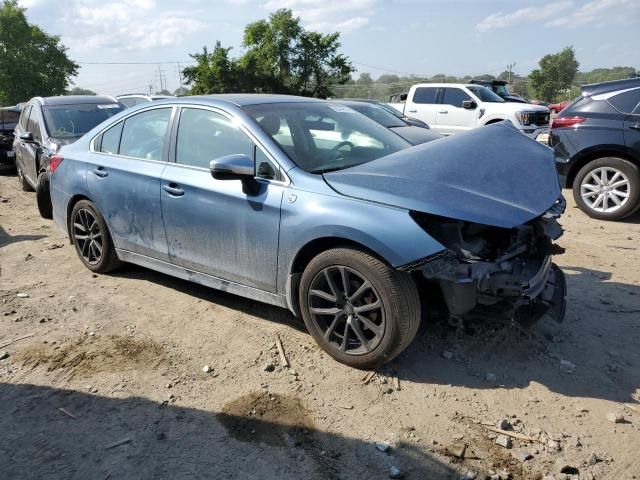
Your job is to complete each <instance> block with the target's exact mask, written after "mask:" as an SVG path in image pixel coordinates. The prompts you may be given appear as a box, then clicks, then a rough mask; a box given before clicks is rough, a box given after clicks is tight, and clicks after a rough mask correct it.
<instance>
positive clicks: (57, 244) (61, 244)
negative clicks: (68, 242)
mask: <svg viewBox="0 0 640 480" xmlns="http://www.w3.org/2000/svg"><path fill="white" fill-rule="evenodd" d="M62 247H64V243H52V244H51V245H49V246H48V247H47V248H48V249H49V250H55V249H57V248H62Z"/></svg>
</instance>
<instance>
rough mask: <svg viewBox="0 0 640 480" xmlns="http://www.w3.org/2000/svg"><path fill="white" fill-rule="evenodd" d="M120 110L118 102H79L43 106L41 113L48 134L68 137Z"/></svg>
mask: <svg viewBox="0 0 640 480" xmlns="http://www.w3.org/2000/svg"><path fill="white" fill-rule="evenodd" d="M122 110H123V108H122V106H121V105H120V104H118V103H79V104H73V105H49V106H45V107H43V109H42V113H43V114H44V122H45V124H46V127H47V131H48V132H49V135H51V136H52V137H53V138H68V137H81V136H82V135H84V134H85V133H87V132H88V131H89V130H91V129H92V128H93V127H95V126H96V125H98V124H99V123H102V122H104V121H105V120H106V119H108V118H109V117H112V116H113V115H115V114H116V113H119V112H121V111H122Z"/></svg>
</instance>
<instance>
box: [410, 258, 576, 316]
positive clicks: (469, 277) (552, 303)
mask: <svg viewBox="0 0 640 480" xmlns="http://www.w3.org/2000/svg"><path fill="white" fill-rule="evenodd" d="M449 261H453V258H451V257H449ZM437 262H438V263H445V264H446V263H447V259H446V258H441V259H438V261H437ZM456 263H457V262H456ZM434 267H435V265H434V264H433V263H431V262H429V264H426V265H424V266H423V267H422V268H420V269H419V270H420V271H421V272H422V274H423V275H424V276H425V277H426V278H427V279H430V280H433V279H437V280H438V281H439V284H440V287H441V289H442V293H443V297H444V301H445V303H446V305H447V308H448V310H449V314H450V315H451V316H454V317H461V316H463V315H465V314H467V313H469V312H471V311H472V310H474V309H476V308H477V307H483V306H486V307H489V306H498V307H502V308H501V309H502V310H503V311H504V312H505V313H509V314H512V315H513V316H514V317H520V318H522V319H523V320H525V321H527V322H532V321H535V320H537V319H538V318H541V317H542V316H544V315H549V316H550V317H552V318H553V319H554V320H556V321H558V322H561V321H562V320H563V319H564V314H565V307H566V281H565V276H564V273H563V272H562V270H560V268H558V267H557V266H556V265H555V264H554V263H553V262H552V261H551V256H546V257H544V258H543V259H542V261H541V263H540V264H539V265H538V266H537V267H536V268H530V269H523V270H521V271H518V272H517V273H506V272H489V271H487V272H482V271H479V270H475V271H474V270H473V269H471V270H467V271H466V272H464V273H463V271H462V269H461V268H460V264H458V265H457V268H456V271H455V272H452V270H451V267H453V264H451V263H450V264H449V268H447V267H446V266H443V267H444V268H442V269H441V270H440V269H438V270H440V271H439V272H437V273H436V272H434ZM445 272H447V273H445ZM452 273H453V275H451V274H452Z"/></svg>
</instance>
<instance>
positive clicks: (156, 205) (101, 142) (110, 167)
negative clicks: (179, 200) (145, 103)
mask: <svg viewBox="0 0 640 480" xmlns="http://www.w3.org/2000/svg"><path fill="white" fill-rule="evenodd" d="M172 115H173V108H172V107H170V106H169V107H166V106H163V107H160V108H150V109H147V110H143V111H142V112H138V113H135V114H134V115H131V116H129V117H127V118H126V119H124V120H122V121H120V122H118V123H117V124H115V125H114V126H112V127H110V128H109V129H107V130H106V131H104V132H103V133H101V134H100V135H99V136H98V137H96V139H95V140H94V141H93V146H92V149H93V151H94V152H93V153H92V154H90V155H89V156H88V158H87V160H86V162H87V163H88V165H87V174H86V175H87V186H88V188H89V191H90V192H91V196H92V200H93V201H94V203H95V204H96V206H97V207H98V210H100V213H101V214H102V216H103V217H104V218H105V219H106V221H107V225H108V226H109V231H110V233H111V236H112V237H113V241H114V243H115V246H116V248H118V249H120V250H125V251H127V252H132V253H134V254H139V255H145V256H148V257H152V258H155V259H158V260H163V261H166V262H168V261H169V253H168V248H167V238H166V236H165V231H164V225H163V222H162V210H161V205H160V176H161V174H162V171H163V170H164V168H165V165H166V159H167V155H168V141H169V133H168V132H169V125H170V122H171V118H172Z"/></svg>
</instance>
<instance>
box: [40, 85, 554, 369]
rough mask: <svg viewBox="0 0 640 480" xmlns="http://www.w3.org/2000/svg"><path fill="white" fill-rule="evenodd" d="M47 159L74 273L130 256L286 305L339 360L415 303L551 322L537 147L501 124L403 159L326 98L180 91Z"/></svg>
mask: <svg viewBox="0 0 640 480" xmlns="http://www.w3.org/2000/svg"><path fill="white" fill-rule="evenodd" d="M327 131H334V132H340V133H341V134H344V136H342V135H341V136H340V137H339V138H334V139H323V140H321V141H318V140H316V138H314V134H315V133H318V132H327ZM353 132H358V134H359V141H360V145H358V146H356V145H355V144H353V143H352V142H351V141H350V140H344V138H349V136H350V135H351V134H353ZM364 139H368V141H366V142H365V141H364ZM476 158H482V159H484V161H482V162H478V161H473V159H476ZM54 159H55V160H54V161H52V164H51V165H52V170H53V173H52V177H51V195H52V199H53V216H54V219H55V222H56V224H57V225H58V227H59V228H61V229H62V230H63V231H65V232H66V233H67V234H68V235H69V237H70V240H71V242H72V243H73V244H74V245H75V249H76V252H77V254H78V256H79V258H80V260H81V261H82V263H83V264H84V265H85V266H86V267H87V268H88V269H89V270H91V271H93V272H98V273H103V272H108V271H110V270H113V269H114V268H116V267H118V266H119V265H120V263H121V262H123V261H124V262H131V263H135V264H138V265H142V266H145V267H148V268H152V269H154V270H159V271H162V272H164V273H167V274H170V275H174V276H177V277H180V278H184V279H188V280H190V281H194V282H197V283H201V284H204V285H208V286H210V287H214V288H218V289H221V290H224V291H226V292H229V293H233V294H238V295H242V296H245V297H249V298H252V299H255V300H260V301H263V302H267V303H271V304H274V305H278V306H281V307H286V308H289V309H290V310H291V311H292V312H294V313H295V314H301V315H302V317H303V319H304V322H305V324H306V326H307V328H308V329H309V332H310V333H311V335H312V336H313V338H314V339H315V340H316V341H317V342H318V344H319V345H320V346H321V347H322V348H323V349H324V350H326V351H327V352H328V353H329V354H330V355H331V356H332V357H334V358H335V359H337V360H338V361H340V362H343V363H345V364H347V365H351V366H354V367H358V368H373V367H376V366H378V365H381V364H383V363H385V362H388V361H390V360H391V359H393V358H394V357H395V356H396V355H398V354H399V353H400V352H402V351H403V350H404V349H405V348H406V347H407V345H408V344H409V343H410V342H411V340H412V338H413V337H414V336H415V334H416V332H417V329H418V325H419V323H420V318H421V298H424V295H425V292H429V295H430V298H432V300H430V303H427V305H426V307H425V308H434V305H435V304H436V303H431V302H438V301H440V302H442V303H443V305H446V307H447V308H448V313H449V314H450V315H451V316H453V317H455V318H461V317H462V316H464V315H466V314H470V313H471V312H478V311H479V310H480V309H482V308H491V311H492V313H491V315H493V316H495V315H498V314H499V312H500V311H505V312H507V313H506V315H507V316H508V318H520V319H535V318H539V317H541V316H543V315H550V316H552V317H554V318H556V319H558V320H560V319H562V316H563V315H564V298H565V283H564V276H563V274H562V272H561V270H559V269H558V268H557V267H555V266H554V265H553V263H552V261H551V254H552V253H553V252H554V246H553V240H554V239H555V238H557V237H558V236H560V234H561V233H562V229H561V228H560V226H559V225H558V223H557V218H558V216H559V215H560V214H561V213H562V211H563V209H564V203H563V199H562V197H561V194H560V189H559V185H558V180H557V175H556V171H555V168H554V161H553V154H552V151H551V150H550V149H549V148H548V147H545V146H543V145H540V144H538V143H536V142H531V141H529V140H528V139H527V138H526V137H525V136H524V135H521V134H520V133H519V132H518V131H517V130H516V129H515V128H513V126H512V125H509V124H508V123H504V124H500V125H492V126H489V127H487V128H486V129H478V130H475V131H472V132H467V133H465V134H461V135H459V136H456V137H453V138H446V139H442V140H439V141H437V142H429V143H426V144H423V145H419V146H416V147H412V148H411V145H410V144H409V143H408V142H406V141H405V140H403V139H402V138H401V137H400V136H398V135H396V134H394V133H393V132H391V131H389V130H388V129H386V128H384V127H383V126H381V125H378V124H377V123H375V122H372V121H371V120H369V119H367V118H366V117H365V116H364V115H361V114H359V113H357V112H353V111H352V110H349V109H345V108H344V107H341V108H336V105H335V104H333V103H331V102H327V101H322V100H316V99H309V98H302V97H291V96H278V95H220V96H207V97H188V98H176V99H171V100H165V101H161V102H154V103H153V104H149V105H148V106H147V107H140V108H138V109H136V110H135V111H131V110H126V111H125V112H122V113H121V114H119V115H117V116H115V117H113V118H112V119H110V120H109V121H108V122H106V123H104V124H102V125H100V126H99V127H98V128H95V129H94V130H92V131H91V132H89V133H87V135H85V136H84V137H83V138H82V139H80V140H79V141H78V142H76V143H74V144H73V145H68V146H66V147H64V148H63V149H62V151H61V152H60V153H59V154H57V155H55V157H54ZM470 160H471V161H470Z"/></svg>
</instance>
